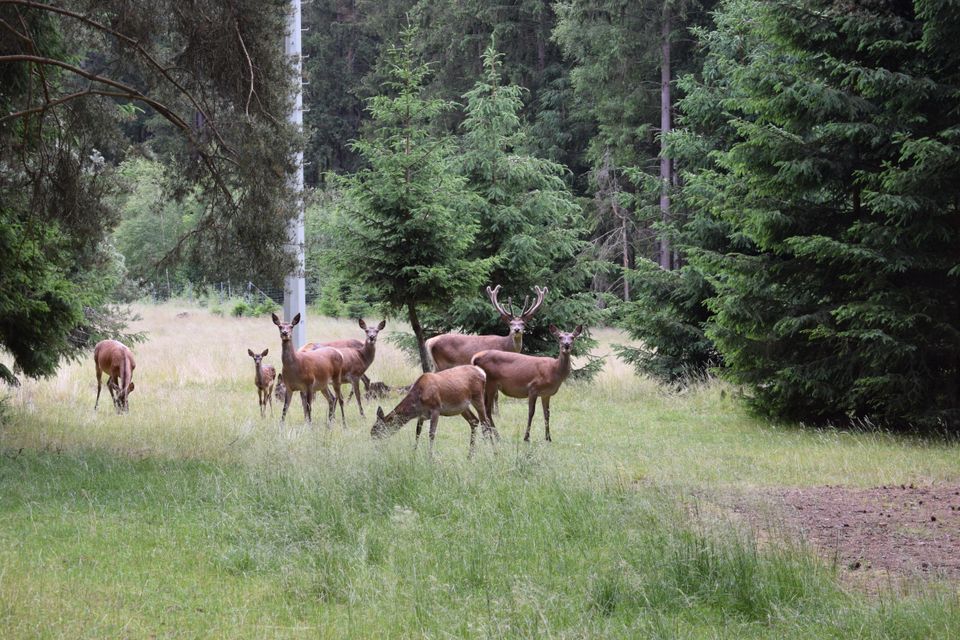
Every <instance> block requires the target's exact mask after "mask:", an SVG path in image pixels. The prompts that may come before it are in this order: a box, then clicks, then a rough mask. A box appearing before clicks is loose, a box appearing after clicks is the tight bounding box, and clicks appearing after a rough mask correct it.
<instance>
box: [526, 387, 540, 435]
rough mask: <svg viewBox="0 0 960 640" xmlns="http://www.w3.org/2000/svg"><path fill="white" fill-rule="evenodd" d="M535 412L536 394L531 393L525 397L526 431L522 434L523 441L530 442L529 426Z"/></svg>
mask: <svg viewBox="0 0 960 640" xmlns="http://www.w3.org/2000/svg"><path fill="white" fill-rule="evenodd" d="M536 412H537V394H536V392H535V391H531V392H530V395H528V396H527V431H526V433H524V434H523V441H524V442H530V425H531V424H533V414H535V413H536Z"/></svg>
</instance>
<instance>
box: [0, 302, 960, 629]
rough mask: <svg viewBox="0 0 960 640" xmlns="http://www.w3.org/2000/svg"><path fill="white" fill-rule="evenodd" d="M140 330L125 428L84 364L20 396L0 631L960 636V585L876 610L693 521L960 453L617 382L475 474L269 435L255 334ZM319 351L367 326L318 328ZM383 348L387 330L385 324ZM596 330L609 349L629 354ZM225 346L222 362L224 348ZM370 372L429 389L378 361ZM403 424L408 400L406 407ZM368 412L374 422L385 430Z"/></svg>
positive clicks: (895, 596)
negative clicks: (725, 501) (758, 499)
mask: <svg viewBox="0 0 960 640" xmlns="http://www.w3.org/2000/svg"><path fill="white" fill-rule="evenodd" d="M177 311H179V309H178V308H175V307H172V306H162V307H147V308H144V309H143V312H144V314H145V320H144V322H143V327H144V328H146V329H148V330H149V331H151V337H152V340H151V342H150V343H148V344H146V345H142V346H140V347H138V348H137V349H136V350H135V352H136V354H137V364H138V367H137V370H136V373H135V375H134V378H135V380H136V382H137V391H136V392H135V393H134V394H133V395H132V396H131V413H130V414H129V415H126V416H116V415H114V414H113V413H112V412H111V411H110V410H109V409H110V408H109V401H108V404H107V405H106V406H105V407H101V410H100V411H99V412H97V413H94V412H93V411H92V401H93V395H94V389H95V386H94V383H93V372H92V369H93V367H92V365H91V364H90V363H82V364H80V365H76V366H70V367H67V368H65V369H64V370H63V371H62V373H61V375H59V376H58V377H57V378H56V379H54V380H50V381H44V382H40V383H27V384H25V385H24V388H22V389H21V390H19V391H17V392H16V393H15V394H14V395H13V396H12V398H11V400H10V404H11V407H10V409H9V411H8V413H7V418H6V422H5V423H4V424H3V425H2V426H0V629H2V630H3V633H0V636H2V637H4V638H7V637H10V638H21V637H69V638H80V637H148V636H156V637H230V638H233V637H251V638H263V637H331V638H340V637H398V638H405V637H498V638H500V637H503V638H512V637H549V638H563V637H571V638H582V637H624V638H635V637H664V638H675V637H679V638H686V637H690V638H700V637H711V638H712V637H723V638H742V637H745V638H751V637H756V638H783V637H795V638H853V637H856V638H937V637H942V638H950V637H955V636H956V631H957V629H960V603H958V600H957V591H956V587H955V585H943V584H940V585H937V584H932V585H928V586H926V587H916V588H914V589H913V590H912V591H910V592H909V593H907V594H903V593H899V592H898V593H881V594H880V595H879V596H878V597H873V596H866V595H862V594H858V593H856V592H850V591H848V590H845V589H843V588H841V586H840V585H839V584H838V582H837V580H836V576H835V575H834V571H833V569H832V568H831V567H829V566H826V565H825V564H823V563H822V562H820V561H818V560H817V559H816V558H815V557H814V556H813V555H812V554H811V553H810V552H808V551H807V550H805V549H803V548H802V547H798V546H793V545H791V544H781V543H780V542H779V541H778V543H777V544H770V543H763V544H761V543H760V542H758V541H757V539H755V538H754V537H753V536H752V535H751V534H750V532H747V531H743V530H742V528H740V527H737V526H732V525H735V523H732V522H730V521H728V520H726V519H725V518H724V517H723V516H722V515H721V516H717V515H710V516H709V517H707V516H702V517H701V516H698V515H696V514H698V513H708V512H709V510H708V509H700V508H699V506H700V504H699V503H700V498H698V496H701V495H703V494H704V492H707V493H709V492H714V491H721V492H722V491H726V490H730V491H739V490H742V489H749V488H751V487H755V486H777V485H784V484H788V485H803V484H808V485H814V484H826V483H831V484H834V483H843V484H850V485H871V484H879V483H893V482H930V481H938V480H954V481H955V480H956V479H957V478H958V477H960V456H958V455H957V454H958V453H960V450H958V447H957V446H956V445H954V444H950V443H943V442H939V443H937V442H923V441H918V440H905V439H901V438H896V437H894V436H890V435H878V434H869V433H850V432H834V431H807V430H802V429H799V428H796V427H791V426H777V425H769V424H766V423H763V422H761V421H758V420H755V419H753V418H751V417H749V416H748V415H747V414H745V413H744V412H743V411H742V409H741V408H740V407H739V405H738V403H737V402H736V401H735V400H734V399H733V397H732V394H731V389H729V388H727V387H725V386H724V385H720V384H712V385H708V386H706V387H703V388H701V389H697V390H694V391H693V392H691V393H688V394H686V395H683V396H676V395H669V394H664V393H662V392H660V391H659V390H658V389H657V388H656V386H654V385H653V384H651V383H650V382H649V381H644V380H639V379H637V378H635V377H633V375H632V374H631V373H630V372H629V370H627V369H626V368H625V367H623V366H622V365H619V364H618V363H615V362H611V363H608V368H607V370H606V371H605V372H604V373H603V374H602V375H601V376H600V378H599V379H598V380H597V382H596V383H595V384H593V385H582V386H581V385H571V386H569V387H566V388H565V389H564V390H563V391H562V392H561V393H560V395H559V396H558V397H557V398H556V399H555V401H554V403H553V417H554V419H553V421H552V422H553V424H552V425H551V431H552V433H553V436H554V440H555V442H554V443H553V444H552V445H546V444H545V443H543V441H542V439H543V430H542V422H541V421H539V420H540V418H539V416H538V418H537V420H538V421H536V422H535V423H534V436H535V437H534V440H535V441H534V443H533V444H532V445H530V446H524V445H521V443H519V442H518V440H519V435H520V434H521V433H522V427H523V422H524V420H525V414H526V407H525V404H521V403H516V402H504V403H503V404H502V409H501V410H502V414H501V415H500V416H499V424H500V425H501V432H502V434H503V435H504V442H503V443H502V444H501V446H500V448H499V452H498V454H496V455H495V454H494V453H493V452H492V451H491V450H490V447H489V446H486V443H482V444H484V445H485V446H482V447H480V448H479V451H478V455H477V456H476V457H475V458H474V459H473V460H467V459H466V452H467V434H468V429H467V427H466V423H464V422H463V421H462V420H460V419H456V418H447V419H443V420H442V421H441V424H440V429H439V436H438V446H437V454H436V456H435V459H434V460H433V461H431V460H430V459H429V458H428V457H427V455H426V452H425V451H424V449H425V447H424V448H421V450H420V451H419V452H417V453H414V452H413V451H412V442H413V429H412V426H413V425H412V424H410V425H408V426H407V427H406V428H405V429H403V430H401V431H400V432H399V433H398V434H397V435H396V436H395V437H394V438H392V439H390V440H388V441H386V442H383V443H373V442H371V441H370V439H369V436H368V432H369V426H370V423H371V422H372V421H370V420H361V419H360V417H359V415H358V413H357V409H356V406H355V405H354V406H353V407H348V409H347V411H348V413H347V417H348V423H349V428H348V430H347V431H345V432H344V431H342V430H341V429H340V428H339V426H337V427H335V428H334V429H332V430H330V431H327V430H326V429H325V428H324V427H322V425H317V426H316V427H315V428H313V429H310V428H305V427H304V425H303V424H302V413H301V412H300V410H299V407H298V406H295V407H294V408H293V409H292V411H293V413H292V415H291V417H290V419H288V422H287V425H286V426H285V427H284V428H283V429H280V428H278V424H277V421H276V419H275V418H274V419H273V420H271V419H269V418H268V419H267V420H263V421H262V420H260V418H259V415H258V409H257V405H256V393H255V391H254V389H253V383H252V378H253V364H252V361H251V360H250V359H249V357H247V356H246V349H247V347H248V346H249V347H251V348H255V349H262V348H264V347H270V349H271V355H270V357H268V360H272V361H273V362H274V363H275V364H276V363H277V362H278V360H279V353H274V351H273V350H274V349H275V348H276V349H279V340H277V336H276V329H275V328H274V327H273V326H272V325H271V324H270V323H269V322H268V321H267V320H264V319H246V318H243V319H232V318H212V317H210V316H208V315H207V314H206V313H204V312H202V311H198V310H194V309H191V310H190V313H191V317H190V318H187V319H182V320H178V319H174V315H175V313H176V312H177ZM313 323H314V324H313V325H311V332H310V337H320V336H329V337H330V338H334V337H341V336H350V335H353V334H354V333H359V331H358V330H356V329H355V328H354V326H353V325H352V324H351V323H345V322H333V321H326V322H323V323H322V324H321V322H318V321H316V320H314V321H313ZM388 328H389V327H388ZM615 338H616V336H613V335H612V334H609V333H603V334H602V335H601V343H602V344H606V343H607V342H609V341H610V340H611V339H615ZM225 345H226V348H225ZM372 373H373V378H374V379H384V380H386V381H387V382H388V383H391V384H404V383H407V382H409V381H410V380H411V379H412V377H413V376H414V375H415V372H414V371H413V369H411V368H410V367H409V365H408V364H407V363H406V362H405V361H404V360H403V358H402V357H401V356H400V355H399V354H397V353H396V352H395V351H392V350H391V349H390V348H389V345H386V344H384V343H383V342H381V346H380V350H379V352H378V356H377V362H376V363H375V364H374V369H373V371H372ZM394 401H395V400H393V401H391V402H388V403H385V404H387V405H391V406H392V402H394ZM374 410H375V406H371V407H370V408H369V409H368V415H372V413H373V411H374Z"/></svg>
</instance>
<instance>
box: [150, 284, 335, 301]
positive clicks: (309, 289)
mask: <svg viewBox="0 0 960 640" xmlns="http://www.w3.org/2000/svg"><path fill="white" fill-rule="evenodd" d="M143 290H144V293H145V294H146V296H147V297H149V298H150V299H151V300H153V301H154V302H162V301H164V300H169V299H170V298H184V299H186V300H189V301H190V302H197V301H199V300H200V299H205V300H210V301H211V302H214V301H216V302H217V303H219V304H223V303H224V302H225V301H227V300H231V299H237V298H240V299H243V300H244V301H246V302H255V301H258V300H265V299H269V300H273V301H274V302H276V303H277V304H281V305H282V304H283V287H282V286H278V285H270V284H266V283H260V284H258V283H255V282H253V281H249V280H248V281H247V282H243V283H239V284H238V283H235V282H230V281H228V280H224V281H222V282H204V283H201V284H194V283H191V282H188V283H186V284H181V285H179V286H177V285H172V284H171V283H170V282H169V281H158V282H148V283H146V284H144V285H143ZM319 297H320V292H319V291H318V290H317V287H316V285H314V284H313V283H311V282H310V281H307V286H306V302H307V304H312V303H313V302H315V301H317V300H318V299H319Z"/></svg>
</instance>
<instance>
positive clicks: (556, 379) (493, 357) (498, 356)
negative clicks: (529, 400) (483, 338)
mask: <svg viewBox="0 0 960 640" xmlns="http://www.w3.org/2000/svg"><path fill="white" fill-rule="evenodd" d="M472 362H473V364H474V365H476V366H477V367H480V368H481V369H483V371H484V372H486V374H487V380H488V384H496V385H497V386H498V387H499V388H500V390H501V391H503V392H504V393H505V394H507V395H508V396H512V397H516V398H525V397H527V395H528V393H529V391H530V389H534V390H536V391H537V392H538V394H544V393H549V394H553V393H554V392H556V390H557V389H558V388H559V387H560V385H561V384H562V383H563V381H564V380H566V378H567V375H569V373H570V371H569V367H566V368H564V367H563V363H562V362H561V360H560V359H558V358H548V357H543V356H530V355H526V354H523V353H512V352H508V351H482V352H480V353H478V354H477V355H475V356H474V357H473V360H472Z"/></svg>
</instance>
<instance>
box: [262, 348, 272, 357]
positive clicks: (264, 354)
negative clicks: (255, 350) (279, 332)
mask: <svg viewBox="0 0 960 640" xmlns="http://www.w3.org/2000/svg"><path fill="white" fill-rule="evenodd" d="M268 353H270V349H264V350H263V353H261V354H260V357H261V358H266V357H267V354H268Z"/></svg>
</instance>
